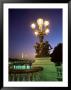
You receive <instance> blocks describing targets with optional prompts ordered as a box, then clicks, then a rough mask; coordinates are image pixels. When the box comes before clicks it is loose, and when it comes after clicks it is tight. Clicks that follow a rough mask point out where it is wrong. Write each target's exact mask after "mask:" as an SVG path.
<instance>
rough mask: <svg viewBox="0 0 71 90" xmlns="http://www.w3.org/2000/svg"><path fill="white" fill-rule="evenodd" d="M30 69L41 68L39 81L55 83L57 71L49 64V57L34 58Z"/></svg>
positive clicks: (51, 63) (53, 65)
mask: <svg viewBox="0 0 71 90" xmlns="http://www.w3.org/2000/svg"><path fill="white" fill-rule="evenodd" d="M32 67H43V71H41V72H40V80H39V81H57V70H56V67H55V64H54V63H53V62H51V57H42V58H35V62H34V63H33V64H32Z"/></svg>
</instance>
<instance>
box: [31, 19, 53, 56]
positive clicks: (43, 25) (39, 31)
mask: <svg viewBox="0 0 71 90" xmlns="http://www.w3.org/2000/svg"><path fill="white" fill-rule="evenodd" d="M48 26H49V21H46V20H43V19H42V18H39V19H37V21H36V23H32V24H31V28H32V30H33V31H34V34H35V35H36V36H37V37H39V42H38V43H36V44H35V46H34V47H35V50H36V57H47V56H49V55H50V52H49V50H50V49H52V48H51V46H50V44H49V43H48V41H45V42H44V41H43V39H44V36H45V35H48V33H49V32H50V30H49V28H48Z"/></svg>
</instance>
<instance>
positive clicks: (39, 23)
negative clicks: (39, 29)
mask: <svg viewBox="0 0 71 90" xmlns="http://www.w3.org/2000/svg"><path fill="white" fill-rule="evenodd" d="M37 24H38V25H39V26H40V25H43V19H42V18H39V19H37Z"/></svg>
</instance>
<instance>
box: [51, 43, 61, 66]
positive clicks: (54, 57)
mask: <svg viewBox="0 0 71 90" xmlns="http://www.w3.org/2000/svg"><path fill="white" fill-rule="evenodd" d="M51 61H52V62H55V63H56V64H57V65H60V64H61V63H62V43H59V44H58V45H57V46H56V47H55V48H54V50H53V53H52V54H51Z"/></svg>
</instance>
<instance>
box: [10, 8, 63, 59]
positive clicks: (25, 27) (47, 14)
mask: <svg viewBox="0 0 71 90" xmlns="http://www.w3.org/2000/svg"><path fill="white" fill-rule="evenodd" d="M38 18H43V19H44V20H49V22H50V26H49V29H50V33H49V34H48V36H45V39H44V40H48V41H49V43H50V44H51V46H52V47H53V48H54V47H55V46H56V45H57V44H58V43H61V42H62V9H9V57H17V58H20V57H21V54H22V52H23V54H24V56H25V57H28V58H31V57H33V58H34V54H35V49H34V48H33V46H34V44H35V42H36V41H38V39H37V38H36V37H35V35H34V33H33V31H32V29H31V27H30V25H31V23H32V22H36V20H37V19H38Z"/></svg>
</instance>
